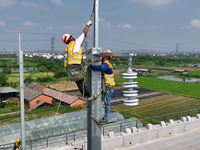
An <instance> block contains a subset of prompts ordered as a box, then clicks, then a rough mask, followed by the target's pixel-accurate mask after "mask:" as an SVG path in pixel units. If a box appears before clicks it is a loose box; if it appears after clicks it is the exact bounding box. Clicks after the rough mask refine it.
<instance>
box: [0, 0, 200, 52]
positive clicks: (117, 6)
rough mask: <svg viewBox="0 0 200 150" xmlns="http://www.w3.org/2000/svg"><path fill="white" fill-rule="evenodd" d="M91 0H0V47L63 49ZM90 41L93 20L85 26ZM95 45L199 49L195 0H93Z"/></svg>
mask: <svg viewBox="0 0 200 150" xmlns="http://www.w3.org/2000/svg"><path fill="white" fill-rule="evenodd" d="M94 1H95V0H70V1H69V0H0V50H14V51H17V50H18V49H19V33H20V34H21V48H22V49H23V50H24V51H35V52H38V51H43V50H49V51H50V50H51V46H52V44H51V43H52V38H54V50H55V51H63V52H64V49H65V47H66V45H65V44H63V43H62V40H61V39H62V35H63V34H64V33H70V34H73V36H74V37H75V38H77V37H78V36H79V35H80V34H81V33H82V31H83V29H84V27H85V25H86V24H87V22H88V20H89V18H90V16H91V13H92V9H93V4H94ZM87 36H88V38H87V43H88V47H92V46H93V39H94V25H92V26H91V27H90V30H89V32H88V35H87ZM98 41H99V47H100V48H102V50H103V51H104V50H107V49H110V50H112V51H113V52H119V51H121V52H125V51H130V50H131V51H133V52H134V51H147V52H154V51H156V52H164V53H168V52H175V51H176V48H177V45H178V50H179V51H180V52H181V51H185V52H191V51H195V52H199V50H200V0H99V36H98Z"/></svg>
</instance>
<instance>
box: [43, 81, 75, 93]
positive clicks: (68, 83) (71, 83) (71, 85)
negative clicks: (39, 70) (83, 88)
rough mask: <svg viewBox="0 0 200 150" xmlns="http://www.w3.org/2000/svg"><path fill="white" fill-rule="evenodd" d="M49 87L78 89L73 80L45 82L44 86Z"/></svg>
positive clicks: (63, 89)
mask: <svg viewBox="0 0 200 150" xmlns="http://www.w3.org/2000/svg"><path fill="white" fill-rule="evenodd" d="M48 86H49V87H51V88H53V89H56V90H58V91H66V90H76V89H78V87H77V85H76V83H75V82H74V81H69V80H68V81H66V80H63V81H60V82H58V83H50V84H46V87H48Z"/></svg>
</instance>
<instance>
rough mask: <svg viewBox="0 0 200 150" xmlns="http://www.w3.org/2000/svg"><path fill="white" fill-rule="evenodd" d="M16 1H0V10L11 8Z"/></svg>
mask: <svg viewBox="0 0 200 150" xmlns="http://www.w3.org/2000/svg"><path fill="white" fill-rule="evenodd" d="M15 3H16V0H0V8H8V7H11V6H13V5H14V4H15Z"/></svg>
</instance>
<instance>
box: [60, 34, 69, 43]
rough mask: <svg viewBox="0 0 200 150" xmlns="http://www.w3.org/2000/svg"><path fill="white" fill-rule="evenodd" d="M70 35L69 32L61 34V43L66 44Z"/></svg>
mask: <svg viewBox="0 0 200 150" xmlns="http://www.w3.org/2000/svg"><path fill="white" fill-rule="evenodd" d="M70 36H71V34H68V33H66V34H63V36H62V41H63V43H65V44H66V42H67V41H68V40H69V38H70Z"/></svg>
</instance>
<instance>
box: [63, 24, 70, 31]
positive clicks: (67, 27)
mask: <svg viewBox="0 0 200 150" xmlns="http://www.w3.org/2000/svg"><path fill="white" fill-rule="evenodd" d="M71 28H72V26H70V25H68V26H64V29H65V30H69V29H71Z"/></svg>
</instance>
